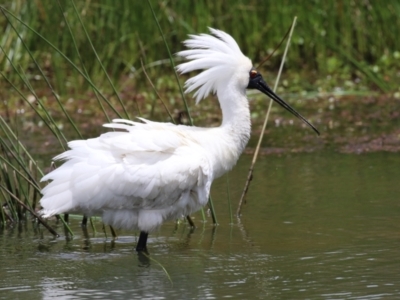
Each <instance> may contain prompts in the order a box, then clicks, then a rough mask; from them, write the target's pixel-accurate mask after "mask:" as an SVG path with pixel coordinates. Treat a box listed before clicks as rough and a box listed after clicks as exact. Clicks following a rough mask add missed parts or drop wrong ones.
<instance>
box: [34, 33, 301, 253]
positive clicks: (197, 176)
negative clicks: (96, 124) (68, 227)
mask: <svg viewBox="0 0 400 300" xmlns="http://www.w3.org/2000/svg"><path fill="white" fill-rule="evenodd" d="M210 31H211V33H212V34H213V35H214V36H212V35H207V34H202V35H191V36H190V39H189V40H187V41H185V42H184V44H185V45H186V46H187V47H188V48H189V50H186V51H182V52H179V53H178V55H180V56H182V57H185V58H186V59H188V60H190V61H189V62H186V63H183V64H181V65H179V66H178V67H177V68H178V71H179V72H181V73H187V72H191V71H195V70H204V71H203V72H201V73H200V74H198V75H197V76H195V77H193V78H191V79H189V80H187V81H186V84H185V87H186V92H191V91H193V90H196V89H197V91H196V93H195V96H196V100H197V102H199V101H200V100H201V99H203V98H205V97H207V96H208V95H209V93H211V92H212V93H216V94H217V96H218V100H219V102H220V106H221V109H222V114H223V120H222V124H221V126H219V127H216V128H199V127H191V126H184V125H173V124H171V123H158V122H152V121H148V120H145V119H140V120H141V122H132V121H129V120H122V119H117V120H113V123H111V124H105V125H104V126H105V127H108V128H114V129H118V130H119V131H112V132H107V133H104V134H102V135H100V136H99V137H97V138H93V139H88V140H78V141H72V142H69V143H68V146H69V148H70V150H68V151H66V152H64V153H62V154H60V155H58V156H56V157H55V158H54V160H65V161H66V162H65V163H64V164H62V165H61V166H60V167H59V168H58V169H56V170H54V171H52V172H50V173H49V174H47V175H46V176H44V177H43V178H42V181H48V180H50V181H51V182H50V183H49V184H48V185H47V186H46V187H45V188H44V189H43V190H42V194H43V197H42V199H41V201H40V204H41V205H42V207H43V209H42V211H41V212H42V214H43V216H44V217H49V216H52V215H55V214H61V213H66V212H79V213H83V214H85V215H88V216H91V215H101V216H102V217H103V221H104V223H106V224H109V225H112V226H114V227H116V228H124V229H138V230H140V231H141V232H142V233H143V232H144V233H147V232H150V231H152V230H154V229H156V228H157V227H158V226H160V225H161V223H163V222H164V221H166V220H175V219H177V218H180V217H182V216H185V215H189V214H191V213H193V212H195V211H197V210H199V209H200V208H201V207H202V206H204V205H205V204H206V203H207V201H208V197H209V194H210V188H211V183H212V182H213V180H214V179H215V178H217V177H219V176H221V175H222V174H224V173H225V172H227V171H228V170H230V169H231V168H232V167H233V166H234V165H235V164H236V162H237V160H238V158H239V155H240V154H241V153H242V152H243V150H244V147H245V146H246V144H247V142H248V140H249V137H250V112H249V106H248V100H247V98H246V92H245V90H246V88H257V89H260V90H262V89H261V88H259V87H255V86H252V85H251V84H250V83H251V80H252V79H253V75H255V73H254V71H255V70H254V69H253V68H252V63H251V61H250V59H248V58H247V57H246V56H244V55H243V54H242V52H241V51H240V49H239V46H238V45H237V43H236V42H235V41H234V39H233V38H232V37H231V36H230V35H228V34H226V33H224V32H222V31H219V30H215V29H210ZM256 73H257V75H259V73H258V72H256ZM260 78H261V80H262V77H261V76H260ZM263 92H265V91H263ZM279 99H280V98H279ZM274 100H275V99H274ZM282 101H283V100H282ZM281 105H282V104H281ZM300 117H301V116H300ZM146 240H147V234H146V236H145V238H144V241H143V243H144V249H145V247H146ZM142 246H143V244H142ZM137 249H138V250H144V249H143V247H138V248H137Z"/></svg>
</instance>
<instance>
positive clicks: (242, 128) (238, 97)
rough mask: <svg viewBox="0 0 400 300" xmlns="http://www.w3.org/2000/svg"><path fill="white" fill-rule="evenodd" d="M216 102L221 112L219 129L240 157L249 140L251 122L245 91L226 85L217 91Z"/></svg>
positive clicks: (235, 86)
mask: <svg viewBox="0 0 400 300" xmlns="http://www.w3.org/2000/svg"><path fill="white" fill-rule="evenodd" d="M217 95H218V100H219V102H220V105H221V110H222V124H221V129H223V130H224V131H226V135H227V136H230V137H231V138H232V145H231V146H232V148H235V150H236V151H237V152H238V155H240V154H241V153H242V152H243V150H244V148H245V147H246V145H247V142H248V141H249V139H250V132H251V122H250V110H249V102H248V100H247V97H246V91H245V90H242V89H239V88H238V87H237V85H231V86H230V85H227V86H226V88H224V89H219V90H218V93H217Z"/></svg>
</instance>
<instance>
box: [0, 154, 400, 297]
mask: <svg viewBox="0 0 400 300" xmlns="http://www.w3.org/2000/svg"><path fill="white" fill-rule="evenodd" d="M250 160H251V157H249V156H243V157H242V158H241V160H240V162H239V165H238V166H237V167H236V168H235V169H234V171H233V172H231V173H230V174H229V177H228V178H227V177H223V178H221V179H219V180H218V181H217V182H215V184H214V186H213V190H212V196H213V199H214V204H215V208H216V211H217V217H218V222H219V226H217V227H214V226H212V222H211V219H210V217H209V216H207V222H206V223H204V222H202V221H201V219H202V218H201V214H199V213H197V214H195V215H194V220H195V222H196V225H197V229H196V230H195V231H194V232H191V231H190V229H189V228H188V227H187V225H186V224H185V223H181V224H175V223H168V224H165V225H164V226H163V227H162V228H161V229H160V230H159V231H158V232H157V233H155V234H152V235H151V236H150V238H149V243H148V247H149V252H150V258H151V259H148V258H146V257H143V256H138V255H137V254H136V253H135V251H134V246H135V243H136V241H137V233H134V232H119V238H118V239H117V240H115V241H113V240H112V239H111V238H110V237H109V236H108V238H106V237H105V235H104V234H103V233H102V232H101V223H100V221H98V222H97V230H98V232H97V233H96V234H93V232H92V230H91V229H89V230H88V236H87V237H85V234H84V233H83V231H82V230H81V229H80V227H79V222H80V218H79V217H76V218H73V219H71V226H72V228H73V230H74V232H75V233H76V235H75V237H74V238H73V239H66V238H65V236H61V237H60V238H57V239H53V238H52V236H51V235H50V234H49V233H47V232H46V231H45V230H44V229H37V228H35V226H33V225H32V224H31V223H29V222H28V223H25V224H21V225H19V226H15V227H14V228H3V229H1V230H0V271H1V272H0V299H15V298H19V299H28V298H29V299H48V298H59V299H85V298H87V299H109V298H112V299H224V298H233V299H395V298H400V251H399V249H400V247H399V246H400V239H399V235H400V218H399V216H400V201H399V195H400V168H399V167H398V166H399V165H400V155H398V154H390V153H376V154H364V155H346V154H336V153H330V152H320V153H313V154H289V155H287V154H285V155H283V156H267V157H261V158H260V160H259V162H258V164H257V167H256V170H255V174H254V179H253V181H252V184H251V188H250V191H249V194H248V197H247V200H248V201H247V204H246V205H245V207H244V208H243V211H242V212H243V216H242V218H241V220H240V221H238V220H237V219H236V218H235V217H234V218H233V224H231V217H230V214H229V201H228V197H227V195H228V192H227V191H228V188H227V185H228V183H229V195H230V198H231V202H232V210H233V211H235V210H236V208H237V202H238V199H239V197H240V194H241V191H242V187H243V185H244V180H245V178H246V176H247V170H248V167H249V164H250ZM55 226H58V227H57V230H58V231H59V232H60V233H63V229H62V227H61V226H59V225H56V224H55ZM107 232H108V235H109V231H107Z"/></svg>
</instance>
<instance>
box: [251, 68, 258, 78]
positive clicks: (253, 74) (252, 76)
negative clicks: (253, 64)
mask: <svg viewBox="0 0 400 300" xmlns="http://www.w3.org/2000/svg"><path fill="white" fill-rule="evenodd" d="M257 74H258V72H257V70H254V69H253V70H251V71H250V78H254V77H256V76H257Z"/></svg>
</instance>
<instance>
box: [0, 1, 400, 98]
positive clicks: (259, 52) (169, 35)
mask: <svg viewBox="0 0 400 300" xmlns="http://www.w3.org/2000/svg"><path fill="white" fill-rule="evenodd" d="M60 2H61V7H62V11H63V12H64V15H65V19H64V17H63V16H62V11H61V10H60V7H59V4H58V1H52V0H36V1H24V0H19V1H18V0H17V1H10V2H8V3H6V4H5V8H7V9H8V10H9V11H11V12H13V13H14V14H15V15H16V16H18V17H19V18H20V19H21V20H23V21H24V22H25V23H27V24H29V26H30V27H31V28H33V29H34V30H36V31H37V32H39V33H40V34H41V35H42V36H44V37H46V39H48V40H49V41H50V42H51V43H52V44H53V45H55V46H56V47H57V48H58V49H60V50H61V52H62V53H64V54H65V55H66V56H67V57H69V58H70V59H71V60H72V61H73V62H74V63H75V64H77V65H79V64H80V63H79V61H82V63H83V64H84V66H85V68H86V70H87V72H88V75H89V77H90V78H92V79H93V80H94V81H96V83H97V85H98V86H101V87H102V89H103V90H107V91H111V90H113V88H112V85H111V84H110V83H111V82H113V83H114V84H116V88H117V89H118V88H119V87H121V86H124V85H125V84H132V77H140V78H141V80H142V82H145V80H144V79H143V76H141V75H140V74H139V72H140V69H141V65H140V59H143V61H144V64H145V65H147V69H148V72H149V73H150V75H151V77H152V78H154V76H162V74H164V73H165V72H166V73H167V74H168V76H171V75H172V73H171V70H168V67H169V62H168V51H167V49H166V48H165V47H164V44H163V38H162V36H161V35H160V33H159V31H158V28H157V25H156V23H155V22H154V20H153V16H152V12H151V11H150V10H149V7H148V4H147V2H146V1H131V0H120V1H113V0H102V1H76V6H77V8H76V9H77V12H78V13H79V14H76V13H75V8H74V5H73V4H72V3H71V1H60ZM151 2H152V5H153V7H154V10H155V13H156V16H157V19H158V20H159V22H160V26H161V28H163V31H164V33H165V37H166V40H167V42H168V44H169V45H170V48H171V52H172V53H175V52H177V51H179V50H181V49H182V45H181V41H182V40H184V39H185V38H186V36H187V34H189V33H198V32H206V31H207V27H208V26H211V27H216V28H219V29H222V30H225V31H227V32H229V33H230V34H232V35H233V36H234V37H235V39H236V40H237V41H238V43H239V44H240V45H241V48H242V50H243V52H244V53H246V55H248V56H249V57H251V58H252V59H253V61H255V62H257V61H260V60H262V58H263V57H265V56H266V55H267V54H268V53H269V51H271V49H273V48H274V46H275V45H276V44H278V43H279V41H280V39H281V37H282V35H283V34H284V32H285V31H286V29H287V27H288V26H289V25H290V24H291V20H292V18H293V17H294V16H297V17H298V20H299V22H298V26H297V29H296V34H295V36H294V39H293V45H292V49H291V51H290V53H289V56H288V66H287V68H286V69H287V70H288V71H290V72H296V71H299V70H304V69H307V70H309V71H313V70H315V71H317V72H318V73H319V74H320V75H321V76H324V75H326V74H331V73H333V74H335V73H340V72H343V70H346V72H348V73H354V72H357V71H358V72H360V76H363V77H366V78H367V79H368V80H369V81H370V84H371V85H372V86H373V87H378V88H380V89H383V90H390V89H391V88H396V86H395V81H396V80H395V79H394V78H393V79H390V78H389V79H384V77H385V75H387V74H385V69H384V68H382V67H381V68H378V69H380V71H377V72H376V71H373V70H377V68H376V66H378V67H379V66H382V64H383V63H384V62H383V61H382V60H391V61H392V62H393V63H394V64H392V66H390V68H391V69H393V68H398V67H399V62H398V59H396V58H395V56H396V53H397V52H396V51H399V50H400V40H399V39H398V38H397V37H398V36H399V35H400V18H398V16H399V14H400V2H398V1H395V0H393V1H361V0H359V1H343V0H342V1H336V0H330V1H318V0H313V1H311V0H310V1H301V0H297V1H292V0H285V1H262V2H260V1H256V0H253V1H243V0H232V1H196V4H195V5H194V4H193V3H192V2H191V1H177V0H175V1H168V2H167V1H154V0H153V1H151ZM66 20H68V24H69V26H70V28H71V29H72V32H73V35H71V34H70V32H69V28H68V27H69V26H68V24H67V22H66ZM81 21H82V22H83V24H84V25H85V26H84V27H83V26H82V23H81ZM11 22H12V23H13V24H15V27H16V30H17V31H18V32H19V34H20V35H21V37H22V38H23V39H24V40H25V43H26V44H27V46H28V47H29V49H30V50H31V51H32V53H33V54H34V57H35V58H36V59H37V60H38V61H39V62H40V64H41V65H42V66H43V67H44V66H45V68H46V71H47V72H48V73H49V77H50V79H51V80H52V82H53V84H54V86H55V87H56V88H57V90H58V92H59V93H60V94H71V91H72V92H73V91H74V90H78V92H80V91H82V90H86V89H87V88H88V86H87V84H86V83H85V81H84V80H82V79H80V78H79V77H80V76H79V74H77V73H76V71H74V70H73V69H71V68H70V66H69V64H68V63H67V62H65V60H63V59H62V57H60V55H59V54H57V53H56V52H54V51H53V49H51V47H49V46H48V44H46V43H44V42H43V40H42V38H41V37H39V36H38V35H36V34H34V33H32V32H31V31H30V30H29V29H27V28H26V27H25V26H23V25H22V24H21V23H19V22H18V21H16V20H15V19H13V18H12V17H11ZM0 24H1V25H2V26H3V29H4V32H5V33H6V34H5V35H3V37H2V40H1V45H2V47H3V48H4V51H5V53H7V55H8V56H9V57H10V58H11V59H12V60H13V62H14V63H15V64H16V65H18V66H19V67H20V68H21V69H23V70H24V72H25V73H27V74H30V75H35V74H36V72H35V71H34V70H33V69H32V60H31V59H30V57H29V55H28V54H27V52H26V50H25V49H24V47H23V46H22V45H21V40H20V39H19V38H18V37H17V34H16V32H15V31H14V30H13V29H12V28H11V25H10V23H9V22H8V21H7V20H6V19H5V17H4V16H1V18H0ZM84 28H86V29H87V33H86V32H85V30H84ZM88 36H89V37H90V39H88ZM91 43H92V45H91ZM75 44H76V47H75ZM92 46H93V47H92ZM76 49H78V50H79V52H78V51H76ZM92 49H96V53H97V54H98V57H100V58H101V62H102V63H101V64H99V62H98V58H97V57H96V55H94V52H93V51H92ZM78 53H80V54H78ZM79 55H81V57H79ZM280 55H281V53H278V54H277V55H275V56H274V57H273V58H272V59H271V60H270V61H269V62H267V64H266V67H267V68H269V69H272V70H274V69H277V68H278V66H279V62H280ZM154 62H159V65H158V66H157V67H153V68H151V67H150V66H151V65H152V64H153V63H154ZM354 62H358V64H357V63H356V64H355V63H354ZM149 65H150V66H149ZM160 66H161V67H160ZM102 68H105V70H107V74H108V75H106V73H105V72H103V70H102ZM153 69H154V70H153ZM0 70H2V72H4V73H7V74H9V76H10V78H11V79H14V78H13V76H14V71H13V69H12V67H11V66H10V64H9V63H8V62H7V59H6V58H5V55H4V53H0ZM107 76H110V78H111V80H108V79H107ZM127 81H128V83H127Z"/></svg>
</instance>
